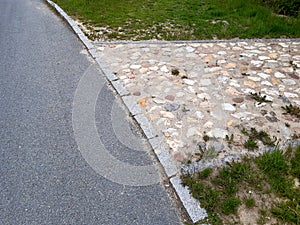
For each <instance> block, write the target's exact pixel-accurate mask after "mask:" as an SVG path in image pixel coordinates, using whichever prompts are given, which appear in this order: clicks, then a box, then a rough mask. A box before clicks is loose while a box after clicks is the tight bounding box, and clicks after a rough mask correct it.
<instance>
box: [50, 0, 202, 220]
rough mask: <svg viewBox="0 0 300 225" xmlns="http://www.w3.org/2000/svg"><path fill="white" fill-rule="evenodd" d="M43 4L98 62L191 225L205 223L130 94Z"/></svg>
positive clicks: (78, 32)
mask: <svg viewBox="0 0 300 225" xmlns="http://www.w3.org/2000/svg"><path fill="white" fill-rule="evenodd" d="M46 2H47V3H48V4H49V5H50V6H52V7H53V8H54V9H55V10H56V12H57V13H58V14H59V15H60V16H61V17H62V18H63V19H64V20H65V21H66V22H67V23H68V24H69V26H70V27H71V28H72V30H73V31H74V33H75V34H76V35H77V37H78V38H79V39H80V40H81V42H82V43H83V44H84V46H85V47H86V48H87V50H88V52H89V54H90V55H91V56H92V58H93V59H94V60H95V61H96V62H97V64H98V65H99V67H100V69H101V70H102V72H103V74H104V75H105V77H106V78H107V80H108V81H109V83H110V84H111V85H112V86H113V87H114V89H115V90H116V92H117V93H118V94H119V95H120V97H121V98H122V100H123V103H124V104H125V106H126V107H127V109H128V110H129V112H130V113H131V114H132V116H133V118H134V119H135V120H136V122H137V123H138V124H139V126H140V128H141V129H142V130H143V132H144V134H145V136H146V138H147V140H148V142H149V143H150V145H151V147H152V150H153V151H154V153H155V155H156V157H157V158H158V160H159V162H160V163H161V165H162V167H163V169H164V171H165V173H166V174H167V177H168V179H169V180H170V183H171V184H172V186H173V189H174V191H175V193H176V194H177V195H178V197H179V199H180V201H181V202H182V205H183V207H184V208H185V210H186V211H187V213H188V215H189V217H190V218H191V220H192V221H193V223H196V222H198V221H200V220H203V219H205V218H206V217H207V213H206V210H205V209H203V208H201V207H200V203H199V202H198V201H197V200H196V199H195V198H193V197H192V196H191V195H190V193H189V190H188V188H187V187H183V185H182V184H181V182H180V176H179V174H178V170H177V167H176V166H175V165H173V164H172V163H171V161H172V160H171V157H170V154H169V152H168V150H167V149H165V148H164V147H163V145H162V143H161V141H160V140H159V138H158V137H157V132H156V131H155V130H154V128H153V127H152V125H151V123H150V122H149V120H148V119H147V118H146V117H145V116H144V115H143V114H142V113H141V109H140V106H139V105H138V104H137V103H136V102H135V101H134V100H133V98H132V97H131V96H129V94H130V93H129V92H128V91H127V90H126V89H125V88H124V86H123V85H122V84H121V82H120V81H119V78H118V77H117V76H116V75H115V74H113V73H112V72H111V71H110V69H109V67H108V66H107V65H106V64H105V63H104V62H103V61H102V59H101V58H100V57H99V56H98V55H97V51H96V49H95V47H94V45H93V44H92V43H91V42H90V41H89V39H88V38H87V37H86V36H85V34H84V33H83V32H82V31H81V29H80V28H79V27H78V26H77V24H76V23H75V21H74V20H73V19H72V18H71V17H70V16H69V15H68V14H67V13H66V12H65V11H64V10H63V9H61V8H60V7H59V6H58V5H57V4H56V3H54V2H52V1H51V0H46Z"/></svg>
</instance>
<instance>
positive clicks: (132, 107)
mask: <svg viewBox="0 0 300 225" xmlns="http://www.w3.org/2000/svg"><path fill="white" fill-rule="evenodd" d="M122 99H123V102H124V104H125V105H126V106H127V108H128V110H129V112H130V113H131V114H132V115H133V116H135V115H137V114H141V113H142V108H141V106H140V105H139V104H138V103H137V101H136V100H135V99H134V98H133V97H132V96H123V97H122Z"/></svg>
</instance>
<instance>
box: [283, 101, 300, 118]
mask: <svg viewBox="0 0 300 225" xmlns="http://www.w3.org/2000/svg"><path fill="white" fill-rule="evenodd" d="M281 108H282V109H283V110H284V111H285V112H284V113H283V114H290V115H292V116H295V117H297V118H298V119H300V108H299V107H298V106H296V105H292V104H290V105H286V106H284V107H283V106H281Z"/></svg>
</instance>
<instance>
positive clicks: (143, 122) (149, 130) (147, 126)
mask: <svg viewBox="0 0 300 225" xmlns="http://www.w3.org/2000/svg"><path fill="white" fill-rule="evenodd" d="M134 118H135V119H136V121H137V122H138V124H139V125H140V126H141V128H142V130H143V131H144V133H145V135H146V137H147V138H148V139H150V138H154V137H156V136H157V133H156V131H155V130H154V129H153V127H152V125H151V123H150V122H149V120H148V119H147V117H145V116H144V115H143V114H138V115H135V116H134Z"/></svg>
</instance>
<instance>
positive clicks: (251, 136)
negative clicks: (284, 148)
mask: <svg viewBox="0 0 300 225" xmlns="http://www.w3.org/2000/svg"><path fill="white" fill-rule="evenodd" d="M241 132H242V133H243V134H244V135H246V136H248V140H247V141H246V142H245V143H244V147H245V148H246V149H249V150H254V149H257V148H258V145H257V141H261V142H262V144H263V145H265V146H271V147H274V146H275V143H276V141H277V139H276V138H273V139H272V138H271V137H270V135H269V134H268V133H266V132H265V131H263V130H261V131H257V130H256V129H255V128H253V127H252V128H251V129H250V130H246V129H242V131H241Z"/></svg>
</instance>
